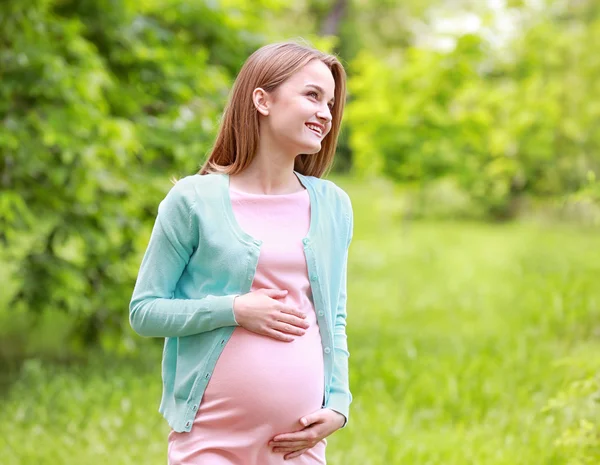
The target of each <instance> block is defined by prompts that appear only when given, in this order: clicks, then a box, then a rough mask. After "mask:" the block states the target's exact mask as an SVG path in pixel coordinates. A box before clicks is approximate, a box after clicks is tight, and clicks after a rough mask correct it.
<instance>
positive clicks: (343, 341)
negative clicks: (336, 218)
mask: <svg viewBox="0 0 600 465" xmlns="http://www.w3.org/2000/svg"><path fill="white" fill-rule="evenodd" d="M344 197H345V200H346V204H347V207H346V209H345V211H346V219H347V223H348V234H347V240H346V251H345V254H344V260H343V267H342V280H341V283H340V293H339V297H338V305H337V310H336V317H335V325H334V328H333V341H334V344H333V345H334V359H335V363H334V366H333V378H332V382H331V393H330V396H329V400H328V402H327V405H325V407H326V408H330V409H332V410H335V411H336V412H338V413H341V414H342V415H344V417H345V418H346V421H345V422H344V425H343V426H342V428H344V427H345V426H346V425H347V424H348V418H349V411H350V404H351V403H352V394H351V393H350V384H349V379H348V378H349V377H348V358H349V357H350V353H349V352H348V338H347V336H346V316H347V312H346V303H347V275H348V252H349V248H350V243H351V242H352V236H353V229H354V225H353V223H354V220H353V212H352V204H351V203H350V199H349V197H348V196H347V195H345V196H344Z"/></svg>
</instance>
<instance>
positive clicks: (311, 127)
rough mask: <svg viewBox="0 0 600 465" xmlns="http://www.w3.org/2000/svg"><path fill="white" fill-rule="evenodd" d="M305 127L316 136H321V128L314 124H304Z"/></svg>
mask: <svg viewBox="0 0 600 465" xmlns="http://www.w3.org/2000/svg"><path fill="white" fill-rule="evenodd" d="M306 127H307V128H308V129H309V130H310V131H311V132H312V133H313V134H315V135H316V136H318V137H319V138H320V137H323V134H322V133H321V130H320V129H318V128H317V127H316V126H309V125H308V124H307V125H306Z"/></svg>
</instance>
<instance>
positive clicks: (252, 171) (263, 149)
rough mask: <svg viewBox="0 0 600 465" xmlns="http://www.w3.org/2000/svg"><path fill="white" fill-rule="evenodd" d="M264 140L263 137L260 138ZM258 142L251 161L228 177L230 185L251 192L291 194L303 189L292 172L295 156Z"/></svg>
mask: <svg viewBox="0 0 600 465" xmlns="http://www.w3.org/2000/svg"><path fill="white" fill-rule="evenodd" d="M262 140H264V139H262ZM269 145H270V144H265V143H262V144H259V148H258V150H257V152H256V156H255V157H254V159H253V160H252V163H251V164H250V165H249V166H248V167H247V168H246V169H245V170H244V171H242V172H241V173H238V174H236V175H232V176H231V177H230V181H229V182H230V185H233V186H234V187H236V188H238V189H240V190H243V191H244V192H249V193H252V194H268V195H278V194H291V193H294V192H298V191H300V190H301V189H303V186H302V184H301V183H300V181H299V180H298V178H297V177H296V175H295V174H294V160H295V157H292V156H291V155H289V154H287V153H284V152H283V151H282V150H277V149H275V148H274V147H269Z"/></svg>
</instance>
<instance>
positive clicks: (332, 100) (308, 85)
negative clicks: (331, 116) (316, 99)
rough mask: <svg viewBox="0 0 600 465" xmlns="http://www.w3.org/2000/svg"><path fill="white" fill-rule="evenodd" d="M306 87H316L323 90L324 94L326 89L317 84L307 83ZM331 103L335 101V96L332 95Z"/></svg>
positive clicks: (320, 90)
mask: <svg viewBox="0 0 600 465" xmlns="http://www.w3.org/2000/svg"><path fill="white" fill-rule="evenodd" d="M306 87H314V88H315V89H317V90H318V91H319V92H321V93H322V94H323V95H325V91H324V90H323V88H322V87H321V86H318V85H316V84H306ZM329 103H335V97H332V98H331V100H330V101H329Z"/></svg>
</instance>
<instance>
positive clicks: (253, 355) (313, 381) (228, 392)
mask: <svg viewBox="0 0 600 465" xmlns="http://www.w3.org/2000/svg"><path fill="white" fill-rule="evenodd" d="M323 379H324V374H323V355H322V345H321V336H320V334H319V330H318V326H317V325H316V324H314V325H311V327H310V328H309V329H308V330H307V332H306V333H305V334H304V335H303V336H296V339H295V340H294V341H293V342H281V341H277V340H275V339H272V338H270V337H267V336H261V335H258V334H255V333H252V332H250V331H247V330H246V329H244V328H241V327H238V328H236V329H235V330H234V332H233V334H232V336H231V339H230V340H229V342H228V343H227V345H226V346H225V348H224V350H223V353H222V354H221V356H220V357H219V360H218V362H217V365H216V367H215V370H214V372H213V375H212V377H211V379H210V381H209V383H208V386H207V388H206V391H205V393H204V397H203V399H202V402H201V405H200V411H199V412H198V419H199V420H201V421H202V422H208V423H210V422H213V423H215V425H214V426H215V427H217V426H218V423H222V424H224V425H225V424H226V425H227V427H228V428H231V426H232V425H235V427H236V429H237V428H239V429H244V428H252V427H256V426H259V425H270V426H271V427H272V428H273V431H276V432H289V431H292V430H299V429H301V427H300V425H299V423H298V421H299V420H300V418H301V417H302V416H304V415H307V414H309V413H312V412H314V411H316V410H318V409H319V408H320V407H321V405H322V401H323V384H324V383H323ZM206 426H208V425H206Z"/></svg>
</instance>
